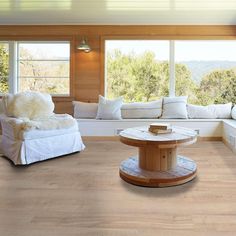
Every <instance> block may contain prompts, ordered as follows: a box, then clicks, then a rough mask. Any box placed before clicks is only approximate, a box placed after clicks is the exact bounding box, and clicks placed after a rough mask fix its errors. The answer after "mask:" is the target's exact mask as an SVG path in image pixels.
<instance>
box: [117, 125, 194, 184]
mask: <svg viewBox="0 0 236 236" xmlns="http://www.w3.org/2000/svg"><path fill="white" fill-rule="evenodd" d="M148 128H149V127H148V126H146V127H136V128H129V129H125V130H124V131H122V132H121V133H120V141H121V142H122V143H124V144H127V145H130V146H135V147H138V148H139V152H138V156H135V157H130V158H128V159H127V160H124V161H123V162H122V163H121V165H120V177H121V178H122V179H123V180H125V181H126V182H128V183H131V184H135V185H140V186H147V187H167V186H174V185H179V184H183V183H186V182H188V181H190V180H192V179H193V178H195V177H196V173H197V165H196V163H195V162H194V161H193V160H191V159H189V158H187V157H183V156H180V155H177V147H178V146H181V145H188V144H192V143H195V142H196V141H197V134H196V132H195V131H193V130H191V129H187V128H183V127H177V126H172V133H169V134H157V135H155V134H152V133H151V132H149V131H148Z"/></svg>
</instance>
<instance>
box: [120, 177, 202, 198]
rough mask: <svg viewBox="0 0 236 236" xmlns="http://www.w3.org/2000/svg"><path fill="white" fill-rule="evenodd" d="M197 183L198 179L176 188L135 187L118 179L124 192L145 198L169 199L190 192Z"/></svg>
mask: <svg viewBox="0 0 236 236" xmlns="http://www.w3.org/2000/svg"><path fill="white" fill-rule="evenodd" d="M198 181H199V180H198V177H196V178H194V179H193V180H191V181H189V182H187V183H184V184H181V185H178V186H171V187H161V188H155V187H154V188H153V187H142V186H137V185H133V184H129V183H127V182H125V181H124V180H122V179H120V184H121V187H123V188H124V189H125V190H126V191H128V192H131V193H135V194H139V195H142V196H146V197H157V198H158V197H167V198H171V197H174V196H177V195H179V194H183V193H184V192H188V191H190V190H191V189H193V188H194V187H195V186H196V184H197V183H198Z"/></svg>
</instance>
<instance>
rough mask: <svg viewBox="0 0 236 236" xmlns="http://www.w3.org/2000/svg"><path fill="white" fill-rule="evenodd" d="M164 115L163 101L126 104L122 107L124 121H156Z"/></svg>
mask: <svg viewBox="0 0 236 236" xmlns="http://www.w3.org/2000/svg"><path fill="white" fill-rule="evenodd" d="M161 113H162V99H160V100H157V101H153V102H133V103H125V104H123V105H122V107H121V115H122V118H123V119H143V118H147V119H154V118H159V117H160V116H161Z"/></svg>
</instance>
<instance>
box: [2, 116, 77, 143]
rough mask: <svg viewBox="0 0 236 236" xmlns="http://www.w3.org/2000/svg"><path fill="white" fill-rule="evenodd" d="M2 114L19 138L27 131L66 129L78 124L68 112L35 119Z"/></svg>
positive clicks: (15, 135)
mask: <svg viewBox="0 0 236 236" xmlns="http://www.w3.org/2000/svg"><path fill="white" fill-rule="evenodd" d="M2 116H4V120H5V121H6V122H7V123H8V124H9V125H10V127H12V131H13V135H14V137H15V138H19V137H20V136H21V133H22V132H25V131H26V132H27V131H31V130H55V129H66V128H71V127H74V126H75V125H78V123H77V121H76V120H75V119H74V118H73V117H72V116H70V115H68V114H54V115H53V116H51V117H50V118H48V119H46V118H45V119H35V120H29V119H28V118H21V119H20V118H13V117H6V116H5V115H2Z"/></svg>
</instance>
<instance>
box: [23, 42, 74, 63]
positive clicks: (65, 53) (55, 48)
mask: <svg viewBox="0 0 236 236" xmlns="http://www.w3.org/2000/svg"><path fill="white" fill-rule="evenodd" d="M52 43H53V45H52ZM52 43H20V48H21V47H23V48H25V49H27V50H28V51H29V52H31V53H32V55H35V56H36V57H37V58H39V57H42V58H41V59H45V58H51V59H52V58H69V57H70V43H66V44H65V43H64V44H63V43H56V42H52Z"/></svg>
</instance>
